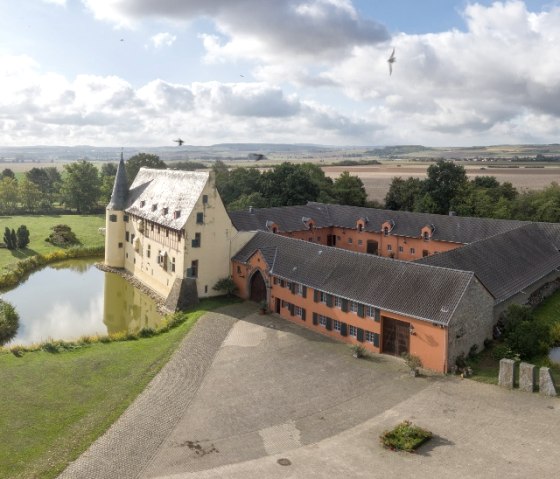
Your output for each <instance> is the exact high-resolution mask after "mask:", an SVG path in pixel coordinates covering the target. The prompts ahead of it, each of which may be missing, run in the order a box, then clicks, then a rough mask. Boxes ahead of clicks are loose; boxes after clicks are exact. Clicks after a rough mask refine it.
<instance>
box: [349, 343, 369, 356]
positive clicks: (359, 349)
mask: <svg viewBox="0 0 560 479" xmlns="http://www.w3.org/2000/svg"><path fill="white" fill-rule="evenodd" d="M352 353H353V354H354V355H355V356H356V357H357V358H363V357H364V356H365V355H366V348H364V347H363V346H362V345H361V344H353V345H352Z"/></svg>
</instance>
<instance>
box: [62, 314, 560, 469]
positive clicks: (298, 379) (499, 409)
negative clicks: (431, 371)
mask: <svg viewBox="0 0 560 479" xmlns="http://www.w3.org/2000/svg"><path fill="white" fill-rule="evenodd" d="M254 313H255V307H254V306H252V305H250V304H243V305H236V306H234V307H233V308H230V309H229V310H224V311H222V312H221V313H211V314H209V315H207V316H205V317H204V318H201V320H199V323H198V324H197V326H196V327H195V328H194V329H193V331H192V332H191V333H190V334H189V336H187V338H185V341H184V342H183V344H182V346H181V348H180V350H179V351H178V352H177V353H176V354H175V355H174V357H173V358H172V359H171V361H170V362H169V364H168V365H167V366H166V367H165V368H164V369H163V370H162V372H161V373H160V374H159V375H158V377H156V378H155V379H154V381H153V382H152V383H151V384H150V386H149V387H148V388H147V389H146V391H144V393H143V394H142V395H141V396H139V398H138V399H137V401H136V402H135V403H134V404H133V405H132V406H131V407H130V408H129V409H128V410H127V411H126V413H125V414H124V415H123V417H121V418H120V419H119V421H117V422H116V423H115V424H114V425H113V427H112V428H111V429H110V430H109V431H108V432H107V434H105V435H104V436H103V437H102V438H100V439H99V440H98V441H97V442H96V443H95V444H94V445H93V446H92V447H91V448H90V450H88V451H87V452H86V453H85V454H84V455H83V456H82V457H81V458H79V459H78V460H77V461H76V462H75V463H74V464H72V465H71V466H70V467H69V468H68V469H67V471H65V473H64V474H63V475H62V476H61V477H64V478H66V477H79V478H109V477H110V478H113V477H119V478H121V477H138V478H161V479H164V478H165V479H171V478H173V479H191V478H269V477H270V478H287V477H294V478H296V477H298V478H299V477H302V478H307V477H325V478H327V477H329V478H338V477H340V478H346V477H356V478H361V477H364V478H366V477H368V478H371V477H382V476H383V477H399V478H402V477H426V478H430V479H436V478H439V477H442V478H443V477H445V478H448V477H461V478H462V477H472V478H475V477H489V478H492V477H533V476H540V477H543V478H547V477H556V476H557V473H558V470H559V466H560V459H558V457H557V456H556V454H555V451H556V449H557V445H558V444H560V400H559V399H557V398H543V397H540V396H538V395H536V394H530V393H523V392H520V391H508V390H503V389H500V388H498V387H496V386H490V385H485V384H480V383H476V382H474V381H469V380H464V381H462V380H460V379H457V378H449V377H448V378H443V377H428V378H426V377H423V378H412V377H410V376H409V375H408V374H407V371H406V368H405V367H404V365H403V364H402V361H400V360H398V359H395V358H391V357H387V356H382V355H380V356H376V357H375V358H373V359H371V360H356V359H354V358H352V356H351V353H350V350H349V348H348V346H346V345H343V344H340V343H336V342H333V341H331V340H330V339H327V338H325V337H322V336H320V335H318V334H315V333H313V332H310V331H308V330H306V329H303V328H301V327H300V326H299V325H297V324H292V323H290V322H287V321H285V320H282V319H281V318H279V317H277V316H275V315H267V316H259V315H257V314H254ZM236 317H237V318H242V319H240V320H237V319H236ZM403 419H411V420H412V421H414V422H415V423H417V424H419V425H421V426H424V427H426V428H428V429H430V430H432V431H433V432H434V433H435V435H436V438H435V439H434V440H432V441H431V442H429V443H428V444H426V445H425V446H423V447H422V448H421V449H420V451H419V452H418V453H417V454H404V453H395V452H391V451H386V450H384V449H383V448H381V447H380V445H379V439H378V437H379V434H381V432H382V431H383V430H384V429H387V428H390V427H392V426H394V425H395V424H396V423H397V422H399V421H401V420H403ZM278 459H288V461H286V462H289V463H290V465H287V466H282V465H280V464H279V463H278V462H277V461H278Z"/></svg>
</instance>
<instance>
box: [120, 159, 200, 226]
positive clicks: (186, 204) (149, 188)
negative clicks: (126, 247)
mask: <svg viewBox="0 0 560 479" xmlns="http://www.w3.org/2000/svg"><path fill="white" fill-rule="evenodd" d="M209 176H210V173H209V172H207V171H178V170H156V169H150V168H140V171H139V172H138V174H137V175H136V178H135V179H134V183H132V185H131V187H130V191H129V194H128V201H127V204H126V209H125V211H126V212H127V213H130V214H133V215H136V216H139V217H141V218H144V219H146V220H149V221H153V222H155V223H158V224H161V225H162V226H167V227H169V228H173V229H176V230H179V229H182V228H184V227H185V223H186V222H187V219H188V218H189V216H190V214H191V213H192V210H193V208H194V206H195V204H196V202H197V201H198V199H199V198H200V195H201V194H202V190H203V189H204V186H205V185H206V183H207V181H208V178H209ZM142 204H143V206H142ZM154 205H155V210H154V209H153V207H154ZM164 208H167V214H165V215H164V211H163V210H164ZM175 211H179V212H180V215H179V217H177V218H176V217H175Z"/></svg>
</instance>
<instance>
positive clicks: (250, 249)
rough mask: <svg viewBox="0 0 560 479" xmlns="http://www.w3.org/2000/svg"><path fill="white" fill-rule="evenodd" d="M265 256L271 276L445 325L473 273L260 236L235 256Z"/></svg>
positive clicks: (279, 237) (256, 236) (260, 233)
mask: <svg viewBox="0 0 560 479" xmlns="http://www.w3.org/2000/svg"><path fill="white" fill-rule="evenodd" d="M256 251H261V252H262V254H263V255H264V257H265V259H266V261H267V263H268V265H269V267H270V272H271V274H273V275H275V276H279V277H281V278H284V279H286V280H289V281H294V282H297V283H300V284H303V285H305V286H308V287H310V288H313V289H317V290H320V291H324V292H326V293H330V294H333V295H336V296H339V297H342V298H346V299H348V300H353V301H357V302H359V303H363V304H366V305H369V306H373V307H376V308H379V309H381V310H385V311H390V312H394V313H398V314H403V315H405V316H409V317H414V318H418V319H422V320H425V321H429V322H433V323H436V324H443V325H447V324H449V321H450V319H451V317H452V316H453V313H454V311H455V309H456V308H457V305H458V304H459V302H460V301H461V298H462V297H463V294H464V293H465V290H466V289H467V287H468V286H469V284H470V283H471V281H472V280H473V278H474V274H473V273H472V272H465V271H457V270H453V269H448V268H438V267H434V266H428V265H421V264H416V263H412V262H407V261H399V260H394V259H389V258H383V257H379V256H372V255H367V254H362V253H354V252H352V251H347V250H343V249H340V248H332V247H328V246H322V245H318V244H316V243H311V242H307V241H301V240H296V239H292V238H286V237H283V236H280V235H276V234H272V233H265V232H258V233H256V235H255V236H254V237H253V238H252V239H251V240H250V241H249V242H248V243H247V244H246V245H245V246H244V247H243V248H242V249H241V250H240V251H239V252H238V253H237V254H236V255H235V256H234V257H233V259H234V260H237V261H240V262H243V263H246V262H247V261H248V260H249V258H250V257H251V256H252V255H253V254H254V253H255V252H256Z"/></svg>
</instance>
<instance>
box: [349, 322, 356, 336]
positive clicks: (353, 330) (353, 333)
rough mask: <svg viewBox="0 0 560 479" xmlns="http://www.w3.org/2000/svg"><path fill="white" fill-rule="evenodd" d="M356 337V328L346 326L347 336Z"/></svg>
mask: <svg viewBox="0 0 560 479" xmlns="http://www.w3.org/2000/svg"><path fill="white" fill-rule="evenodd" d="M357 335H358V328H356V326H350V325H349V326H348V336H354V337H356V336H357Z"/></svg>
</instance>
